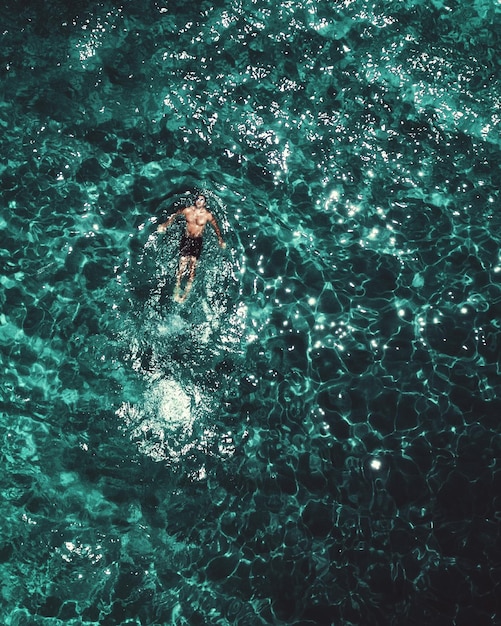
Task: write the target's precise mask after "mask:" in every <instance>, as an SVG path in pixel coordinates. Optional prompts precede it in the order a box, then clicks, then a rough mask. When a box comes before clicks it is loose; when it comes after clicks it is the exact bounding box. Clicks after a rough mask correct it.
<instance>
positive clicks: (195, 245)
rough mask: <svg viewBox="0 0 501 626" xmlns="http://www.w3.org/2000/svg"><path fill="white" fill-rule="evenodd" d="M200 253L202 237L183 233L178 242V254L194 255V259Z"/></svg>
mask: <svg viewBox="0 0 501 626" xmlns="http://www.w3.org/2000/svg"><path fill="white" fill-rule="evenodd" d="M201 253H202V237H189V236H188V235H186V234H185V233H183V236H182V237H181V243H180V244H179V254H180V255H181V256H194V257H195V258H196V259H198V258H199V257H200V254H201Z"/></svg>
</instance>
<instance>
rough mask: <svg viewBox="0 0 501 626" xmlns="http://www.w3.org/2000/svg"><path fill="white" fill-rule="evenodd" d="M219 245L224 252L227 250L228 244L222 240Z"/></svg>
mask: <svg viewBox="0 0 501 626" xmlns="http://www.w3.org/2000/svg"><path fill="white" fill-rule="evenodd" d="M219 245H220V246H221V248H222V249H223V250H225V249H226V242H225V241H223V240H222V239H221V240H220V242H219Z"/></svg>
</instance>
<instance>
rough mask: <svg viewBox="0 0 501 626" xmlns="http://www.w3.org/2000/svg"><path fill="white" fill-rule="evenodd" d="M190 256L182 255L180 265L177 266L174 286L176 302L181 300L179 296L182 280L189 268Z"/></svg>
mask: <svg viewBox="0 0 501 626" xmlns="http://www.w3.org/2000/svg"><path fill="white" fill-rule="evenodd" d="M189 260H190V257H188V256H182V257H181V258H180V259H179V265H178V268H177V273H176V286H175V287H174V300H175V301H176V302H179V301H180V300H179V297H180V290H181V281H182V279H183V275H184V273H185V272H186V269H187V268H188V263H189Z"/></svg>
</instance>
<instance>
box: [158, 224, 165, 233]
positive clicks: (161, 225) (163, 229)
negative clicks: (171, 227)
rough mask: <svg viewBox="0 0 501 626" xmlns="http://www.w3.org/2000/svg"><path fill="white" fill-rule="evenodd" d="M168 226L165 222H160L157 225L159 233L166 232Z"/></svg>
mask: <svg viewBox="0 0 501 626" xmlns="http://www.w3.org/2000/svg"><path fill="white" fill-rule="evenodd" d="M166 230H167V226H166V225H165V224H159V225H158V226H157V233H165V231H166Z"/></svg>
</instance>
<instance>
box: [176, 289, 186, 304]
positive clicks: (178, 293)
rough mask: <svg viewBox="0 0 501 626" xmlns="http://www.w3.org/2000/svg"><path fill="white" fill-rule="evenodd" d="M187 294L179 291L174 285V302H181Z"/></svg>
mask: <svg viewBox="0 0 501 626" xmlns="http://www.w3.org/2000/svg"><path fill="white" fill-rule="evenodd" d="M187 295H188V294H187V293H186V292H185V293H181V292H180V291H179V288H177V287H176V289H174V296H173V298H174V302H177V303H178V304H182V303H183V302H184V301H185V300H186V297H187Z"/></svg>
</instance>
